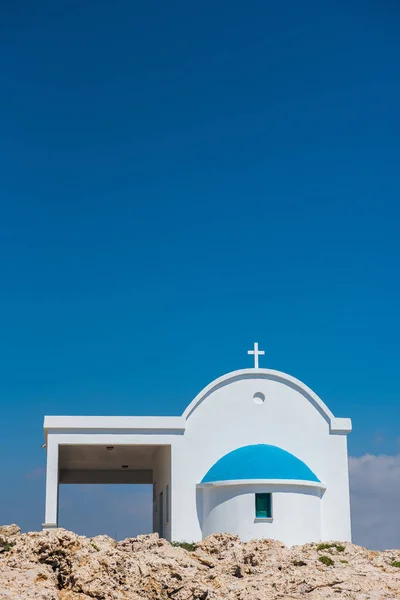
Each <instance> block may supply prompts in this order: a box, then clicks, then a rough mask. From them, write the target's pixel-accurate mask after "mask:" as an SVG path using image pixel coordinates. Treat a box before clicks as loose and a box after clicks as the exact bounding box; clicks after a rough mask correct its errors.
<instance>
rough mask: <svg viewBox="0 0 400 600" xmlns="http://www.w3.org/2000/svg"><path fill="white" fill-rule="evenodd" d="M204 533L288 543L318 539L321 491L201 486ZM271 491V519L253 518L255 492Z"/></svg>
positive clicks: (272, 486)
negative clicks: (226, 533) (221, 533)
mask: <svg viewBox="0 0 400 600" xmlns="http://www.w3.org/2000/svg"><path fill="white" fill-rule="evenodd" d="M201 492H202V495H203V498H204V504H203V536H204V537H205V536H207V535H210V534H211V533H219V532H228V533H234V534H236V535H238V536H239V537H240V539H241V540H242V541H248V540H252V539H255V538H260V537H265V538H272V539H276V540H281V541H282V540H284V541H285V543H286V544H288V545H295V544H304V543H306V542H312V541H315V540H319V539H321V502H320V490H319V489H315V488H310V487H297V486H296V487H292V486H284V487H283V486H279V485H260V484H258V485H240V486H224V487H212V486H211V487H206V488H202V489H201ZM266 492H271V493H273V496H272V498H273V503H272V504H273V505H272V515H273V516H272V519H271V520H269V521H267V520H257V519H255V496H254V495H255V494H256V493H266Z"/></svg>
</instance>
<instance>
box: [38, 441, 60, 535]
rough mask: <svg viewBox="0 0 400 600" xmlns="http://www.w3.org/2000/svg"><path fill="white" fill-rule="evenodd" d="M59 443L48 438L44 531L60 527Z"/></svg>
mask: <svg viewBox="0 0 400 600" xmlns="http://www.w3.org/2000/svg"><path fill="white" fill-rule="evenodd" d="M58 474H59V468H58V442H56V441H55V440H54V439H52V435H48V438H47V468H46V513H45V522H44V523H43V524H42V527H43V529H54V528H56V527H58V483H59V482H58Z"/></svg>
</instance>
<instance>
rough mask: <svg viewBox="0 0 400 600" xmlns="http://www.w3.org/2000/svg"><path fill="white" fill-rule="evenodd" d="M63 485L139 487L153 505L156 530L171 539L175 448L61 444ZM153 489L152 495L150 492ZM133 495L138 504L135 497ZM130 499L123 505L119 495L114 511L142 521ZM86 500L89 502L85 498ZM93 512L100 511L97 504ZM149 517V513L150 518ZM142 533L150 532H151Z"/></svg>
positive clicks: (60, 481) (163, 446)
mask: <svg viewBox="0 0 400 600" xmlns="http://www.w3.org/2000/svg"><path fill="white" fill-rule="evenodd" d="M59 484H61V485H71V484H75V485H77V484H92V485H93V486H95V487H97V486H99V487H100V486H101V487H104V486H105V484H108V485H111V486H113V487H115V486H117V485H121V487H124V488H127V487H130V486H129V484H136V485H137V487H138V488H141V489H145V491H146V494H147V495H146V497H145V500H143V498H142V501H147V499H148V502H149V504H150V505H152V507H151V513H152V515H151V517H152V518H151V521H152V530H153V531H154V532H157V533H158V534H159V535H160V537H165V538H166V539H170V537H171V515H170V514H169V513H170V493H171V492H170V490H171V446H169V445H150V444H148V445H147V444H140V445H139V444H138V445H136V444H135V445H132V444H130V445H123V444H115V445H107V446H106V445H100V444H85V445H78V444H71V445H60V446H59ZM96 484H97V485H96ZM84 487H86V486H84ZM151 487H152V493H151V492H150V493H149V491H150V489H151ZM132 488H133V486H132ZM78 493H79V492H78ZM131 496H132V498H133V501H135V500H134V494H131ZM127 498H128V501H129V495H128V496H125V498H124V499H121V503H120V506H119V505H118V496H117V502H116V503H115V509H114V510H117V511H118V510H121V518H126V519H129V518H130V517H131V518H136V519H137V520H138V519H139V520H140V516H138V514H137V512H135V511H134V510H131V511H130V510H129V505H128V506H127V500H126V499H127ZM86 499H87V498H86ZM82 500H83V501H85V496H83V498H82ZM61 508H62V507H61ZM62 510H63V508H62ZM93 510H96V506H95V502H94V505H93ZM148 514H149V513H148V512H147V513H146V518H147V516H148ZM145 520H146V519H145ZM147 521H148V519H147ZM105 525H106V524H105ZM59 526H61V527H62V526H63V523H62V522H61V523H59ZM129 531H130V528H129V527H127V534H126V535H127V536H128V535H129ZM98 533H102V532H101V531H99V532H98ZM141 533H148V530H147V531H142V532H141Z"/></svg>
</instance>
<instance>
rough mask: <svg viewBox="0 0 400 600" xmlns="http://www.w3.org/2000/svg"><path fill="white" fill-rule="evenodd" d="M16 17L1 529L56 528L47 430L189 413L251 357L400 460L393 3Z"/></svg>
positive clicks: (74, 11) (11, 7)
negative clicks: (255, 351) (257, 348)
mask: <svg viewBox="0 0 400 600" xmlns="http://www.w3.org/2000/svg"><path fill="white" fill-rule="evenodd" d="M0 10H1V18H0V73H1V79H0V92H1V93H0V256H1V259H0V260H1V263H0V264H1V283H0V286H1V287H0V291H1V293H0V309H1V310H0V332H1V335H0V402H1V408H2V436H1V439H0V450H1V451H2V457H3V460H2V461H1V462H0V465H1V471H3V473H2V476H3V477H4V479H5V480H6V481H7V482H8V483H7V487H8V490H9V491H8V495H7V496H3V495H2V497H1V499H0V521H17V522H19V523H20V524H21V525H23V527H24V528H27V529H37V528H38V527H40V523H41V522H42V520H43V514H42V512H43V491H44V490H43V486H44V483H43V471H42V470H43V466H44V461H45V454H44V451H43V450H41V448H40V445H41V443H42V441H43V440H42V421H43V415H44V414H105V415H107V414H140V415H143V414H171V415H172V414H180V413H181V412H182V411H183V410H184V408H185V406H186V405H187V404H188V403H189V402H190V400H191V399H192V398H193V397H194V395H195V394H196V393H197V392H198V391H199V390H200V389H201V388H202V387H204V386H205V385H206V384H207V383H208V382H209V381H211V380H212V379H214V378H215V377H217V376H219V375H221V374H223V373H224V372H227V371H230V370H233V369H236V368H241V367H245V366H247V365H250V364H251V362H250V361H251V359H250V358H249V357H247V355H246V350H247V349H248V348H250V347H251V345H252V343H253V342H254V340H257V341H259V342H260V345H261V346H262V347H263V348H264V349H265V350H266V357H265V358H264V360H263V361H262V363H261V366H267V367H270V368H274V369H279V370H282V371H286V372H288V373H290V374H292V375H294V376H295V377H298V378H299V379H302V380H303V381H305V383H307V384H308V385H309V386H310V387H312V388H313V389H314V390H315V391H316V392H317V393H318V394H319V395H320V396H321V397H322V398H323V400H324V401H325V402H326V403H327V404H328V405H329V407H330V408H331V409H332V411H333V412H334V413H335V414H336V415H337V416H350V417H351V418H352V419H353V426H354V432H353V433H352V434H351V436H350V437H349V449H350V454H351V455H352V456H353V457H356V458H360V457H362V456H364V455H367V454H371V455H373V456H378V455H385V456H388V457H392V459H393V458H394V459H395V460H397V457H398V455H399V421H400V418H399V417H400V409H399V406H400V404H399V397H400V383H399V378H398V368H399V367H398V365H399V359H400V350H399V337H400V319H399V309H398V307H399V304H400V284H399V259H400V242H399V219H400V208H399V198H400V176H399V172H400V171H399V168H398V163H399V151H400V120H399V111H398V107H399V105H400V77H399V71H398V65H399V60H400V42H399V36H398V26H399V22H400V8H399V6H398V5H397V4H396V3H394V2H391V1H390V0H389V1H387V2H383V3H379V2H376V1H371V2H365V1H364V2H361V1H351V2H344V1H343V2H342V1H339V2H337V1H335V2H333V1H329V0H328V1H327V2H323V3H321V2H317V1H311V0H307V1H305V2H303V3H298V2H295V1H294V0H286V1H285V2H269V1H267V2H265V1H259V2H258V1H250V2H246V3H244V2H225V1H221V2H218V3H211V2H203V3H202V4H201V5H194V4H193V3H188V2H181V1H178V2H175V3H172V4H171V3H165V2H159V1H154V2H148V3H135V2H131V1H129V0H113V1H112V2H111V0H96V2H95V1H94V0H87V1H86V2H84V3H82V2H76V1H73V0H70V1H66V0H59V2H57V3H54V2H50V1H46V0H38V1H37V2H35V3H31V2H28V1H27V0H25V1H24V0H16V1H15V2H12V3H11V2H10V3H7V4H6V5H5V6H3V7H2V8H1V9H0ZM357 464H358V463H357ZM396 464H397V463H396ZM359 465H360V469H361V470H362V469H363V468H364V466H363V465H365V461H361V462H360V463H359ZM399 465H400V462H399ZM389 472H390V473H391V475H388V476H389V477H393V472H392V471H391V470H390V469H389ZM93 489H94V488H93ZM93 489H92V490H87V489H86V490H85V491H84V492H82V493H85V494H88V495H89V496H88V497H90V498H92V501H93V503H94V504H96V502H95V501H94V498H93V495H94V494H97V492H94V491H93ZM396 489H397V490H398V487H397V488H396ZM78 491H79V490H78ZM78 491H77V489H75V490H69V489H68V490H64V491H63V495H62V505H61V509H62V515H63V519H64V524H66V525H68V526H74V527H75V528H78V529H79V528H81V530H82V531H83V532H84V533H85V532H87V531H89V529H86V530H85V523H86V522H87V521H86V519H87V517H85V516H84V515H81V516H80V517H79V514H80V513H79V510H77V506H78V504H79V500H78V497H79V495H78ZM142 493H143V494H144V496H145V495H146V494H147V492H146V491H143V490H139V491H137V492H136V491H134V492H132V491H131V490H129V491H123V490H122V488H121V489H119V490H111V491H110V490H109V491H107V490H104V489H103V488H102V491H101V492H99V497H100V496H101V494H103V495H104V498H103V501H102V502H99V508H98V511H97V512H96V511H93V513H94V516H93V519H97V521H94V524H93V527H92V529H93V531H94V530H95V529H96V527H101V525H102V523H104V519H105V518H106V516H105V514H103V513H104V511H105V513H106V514H110V512H112V511H113V509H112V508H110V507H111V506H114V504H115V502H116V501H117V503H118V502H119V501H118V498H119V495H120V494H125V495H124V498H125V500H126V502H127V504H129V501H128V500H127V498H129V497H130V496H128V494H133V495H134V497H135V498H137V497H138V496H140V494H142ZM396 493H397V492H396ZM115 494H117V495H118V496H116V495H115ZM363 495H365V492H363ZM399 496H400V492H399ZM27 497H29V498H30V499H31V502H30V506H29V507H27V506H26V498H27ZM95 497H96V498H97V496H95ZM63 498H64V500H63ZM116 499H117V500H116ZM63 502H64V504H65V506H64V504H63ZM113 503H114V504H113ZM100 505H101V506H100ZM137 505H138V506H141V504H140V502H139V501H138V502H137ZM63 507H64V508H63ZM360 510H361V509H360ZM101 511H103V513H102V512H101ZM138 519H139V520H140V519H141V516H140V515H139V516H138ZM96 523H97V525H96ZM121 527H122V526H121V523H119V524H118V523H116V524H113V525H112V529H113V528H115V529H116V530H118V532H120V530H121ZM93 531H92V530H90V533H93ZM111 533H112V531H111ZM118 535H119V533H118ZM399 535H400V532H399ZM370 543H371V544H373V542H370ZM382 543H384V542H382Z"/></svg>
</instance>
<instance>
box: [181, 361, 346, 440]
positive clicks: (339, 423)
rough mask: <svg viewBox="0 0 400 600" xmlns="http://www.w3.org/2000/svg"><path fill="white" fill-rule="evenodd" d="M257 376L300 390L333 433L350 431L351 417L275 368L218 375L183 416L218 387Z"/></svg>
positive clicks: (194, 408) (244, 370)
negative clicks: (336, 411) (338, 413)
mask: <svg viewBox="0 0 400 600" xmlns="http://www.w3.org/2000/svg"><path fill="white" fill-rule="evenodd" d="M257 378H261V379H273V380H275V381H280V382H282V383H286V384H287V385H289V386H290V387H293V388H294V389H296V390H297V391H299V392H300V393H301V394H303V396H305V397H306V398H307V399H308V400H309V401H310V402H311V404H312V405H313V406H314V407H315V408H316V409H317V410H318V411H319V413H320V414H321V415H322V416H323V417H324V419H325V420H326V421H327V422H328V423H329V426H330V431H331V432H332V433H349V432H350V431H351V419H340V418H337V417H335V416H334V415H333V413H332V412H331V411H330V410H329V408H328V407H327V406H326V404H325V403H324V402H323V401H322V400H321V398H320V397H319V396H317V394H316V393H315V392H313V391H312V389H311V388H309V387H308V386H307V385H305V383H303V382H302V381H300V380H299V379H296V378H295V377H292V376H291V375H288V374H287V373H282V372H281V371H275V370H274V369H254V368H251V369H239V370H238V371H231V372H230V373H226V374H225V375H222V376H221V377H218V379H214V381H212V382H211V383H209V384H208V385H207V386H206V387H205V388H203V389H202V390H201V392H200V393H199V394H197V396H196V397H195V398H194V400H192V402H191V403H190V404H189V405H188V406H187V408H186V410H185V411H184V412H183V414H182V417H183V418H184V419H185V420H187V419H188V418H189V417H190V415H191V414H192V413H193V412H194V411H195V410H196V408H197V407H198V406H199V405H200V404H201V403H202V402H203V401H204V400H205V399H206V398H207V397H208V396H209V395H210V394H211V393H212V392H213V391H215V390H216V389H218V388H220V387H223V386H225V385H228V384H229V383H231V382H232V381H235V380H239V379H257Z"/></svg>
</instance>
